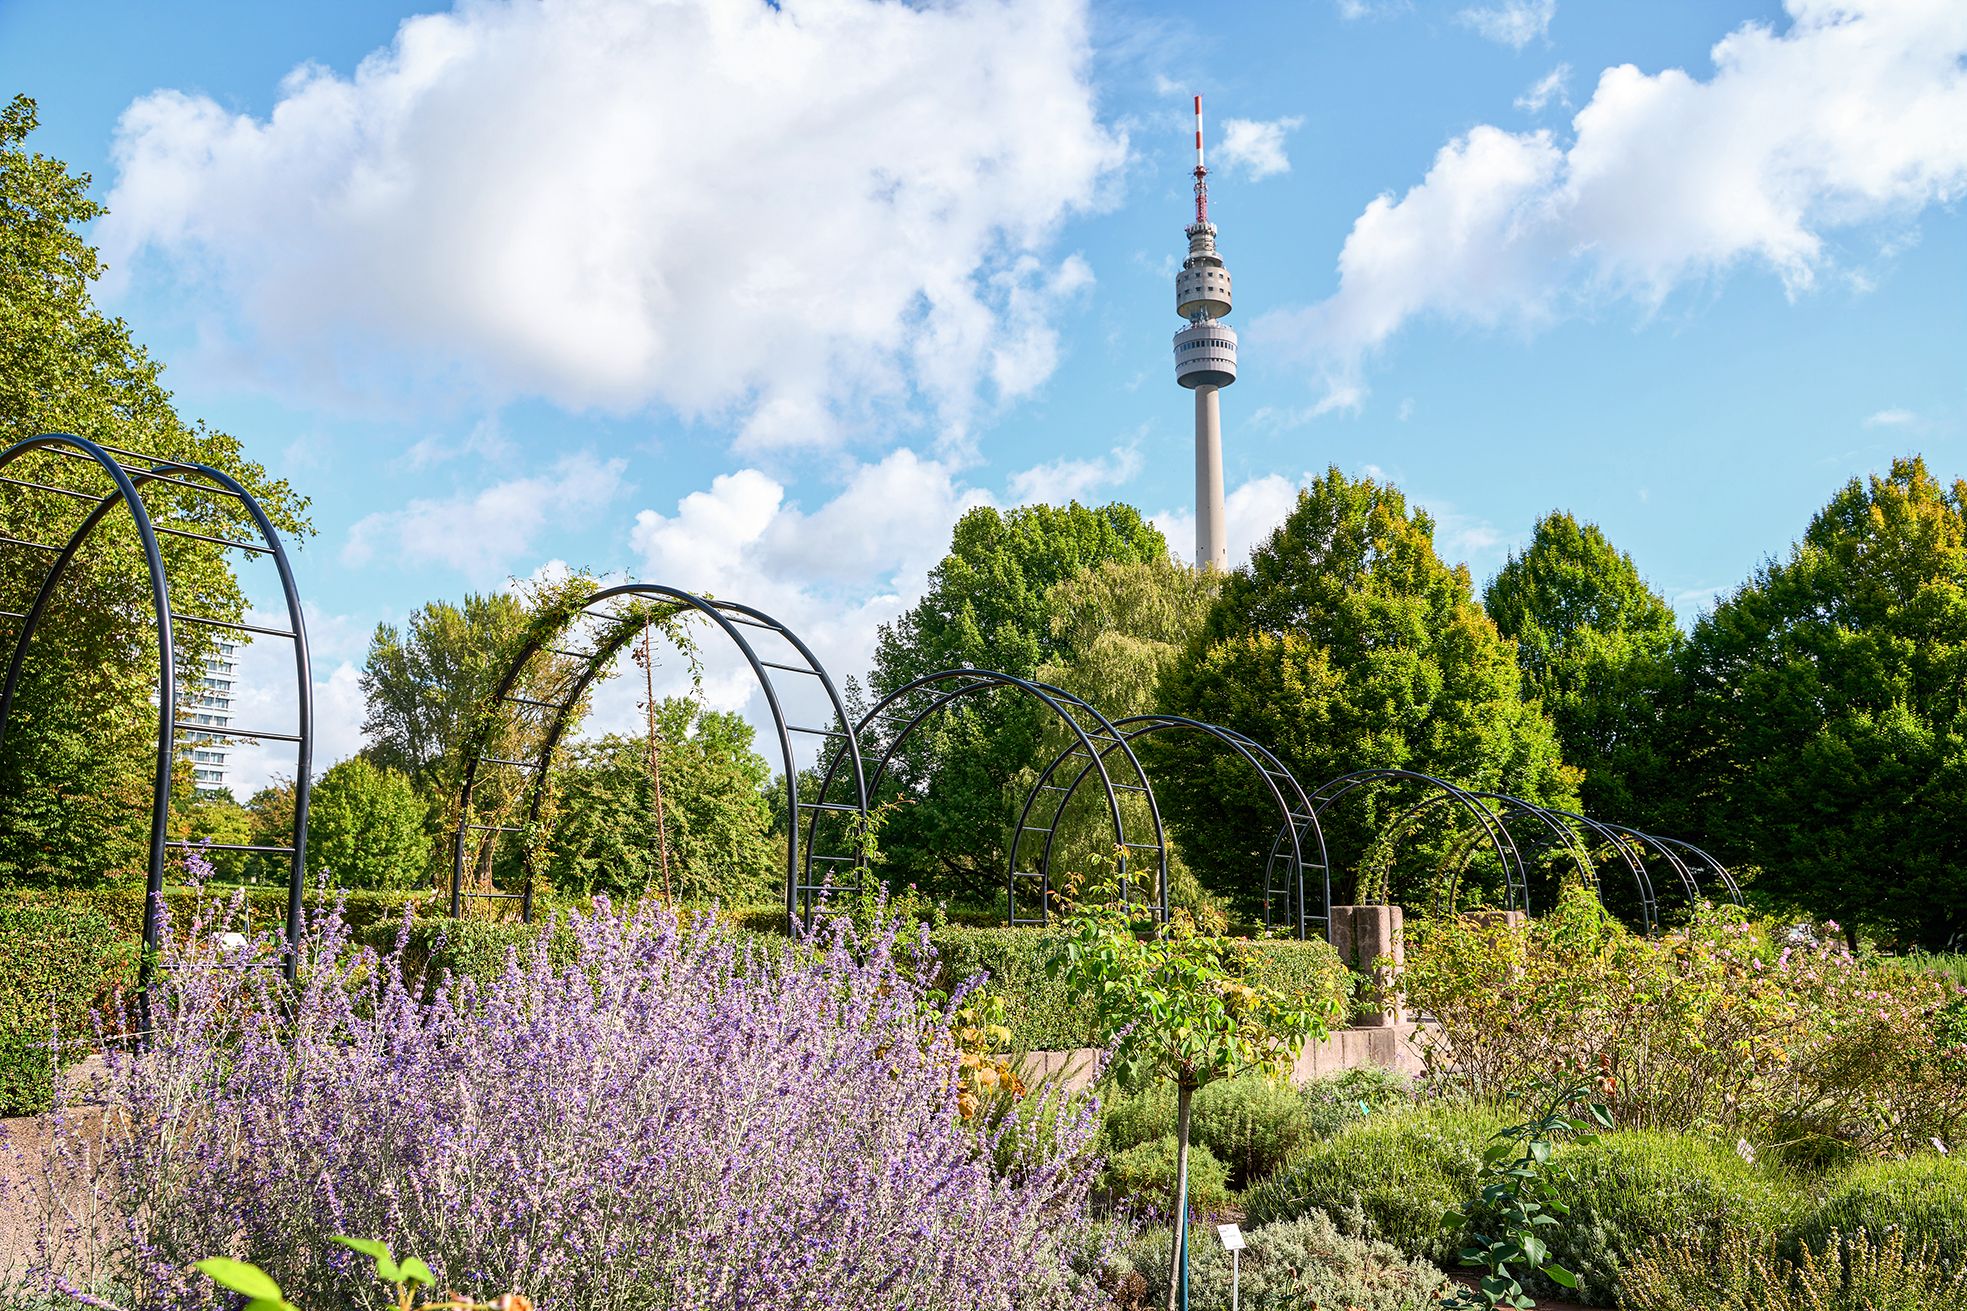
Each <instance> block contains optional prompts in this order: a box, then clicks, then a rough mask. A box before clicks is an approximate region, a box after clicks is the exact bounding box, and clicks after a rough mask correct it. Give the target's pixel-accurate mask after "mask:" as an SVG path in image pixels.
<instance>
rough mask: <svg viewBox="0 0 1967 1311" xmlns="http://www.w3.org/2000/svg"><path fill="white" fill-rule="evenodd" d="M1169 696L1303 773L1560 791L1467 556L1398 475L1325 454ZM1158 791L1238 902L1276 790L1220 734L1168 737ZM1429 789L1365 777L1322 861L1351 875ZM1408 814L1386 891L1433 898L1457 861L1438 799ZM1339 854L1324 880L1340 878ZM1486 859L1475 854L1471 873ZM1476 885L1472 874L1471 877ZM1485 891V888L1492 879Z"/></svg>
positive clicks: (1219, 606)
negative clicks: (1345, 470) (1456, 560)
mask: <svg viewBox="0 0 1967 1311" xmlns="http://www.w3.org/2000/svg"><path fill="white" fill-rule="evenodd" d="M1166 700H1167V703H1168V709H1170V710H1173V711H1177V712H1179V713H1183V714H1188V715H1191V716H1193V717H1195V718H1197V719H1203V720H1208V721H1210V722H1212V723H1219V724H1224V725H1227V726H1228V727H1231V728H1235V729H1239V730H1241V731H1243V732H1244V733H1247V734H1249V735H1250V736H1251V737H1253V738H1255V739H1256V740H1257V741H1259V742H1262V743H1263V744H1264V745H1266V746H1268V747H1270V748H1271V749H1272V750H1273V751H1275V752H1277V754H1278V755H1279V757H1280V758H1282V759H1283V760H1284V762H1285V763H1286V764H1287V765H1289V766H1290V767H1291V768H1292V770H1293V771H1294V772H1295V773H1296V774H1297V776H1298V777H1299V779H1300V780H1302V781H1303V783H1304V785H1305V787H1306V788H1307V789H1310V788H1315V787H1317V786H1318V785H1319V784H1320V783H1322V782H1324V781H1325V780H1328V779H1332V778H1336V777H1338V776H1339V775H1342V774H1347V773H1351V772H1353V771H1355V770H1362V769H1390V768H1398V769H1409V770H1415V771H1418V772H1423V773H1428V774H1434V775H1437V776H1440V777H1443V778H1446V779H1448V780H1449V781H1451V782H1454V783H1458V784H1461V785H1463V786H1467V787H1475V788H1483V789H1488V790H1493V791H1501V792H1510V793H1514V794H1516V795H1518V796H1522V797H1525V798H1528V799H1530V800H1532V801H1546V802H1559V803H1566V804H1569V803H1573V802H1574V790H1575V782H1574V777H1575V776H1574V773H1573V771H1571V770H1569V769H1567V768H1566V767H1565V765H1564V764H1563V762H1562V760H1561V758H1560V756H1559V753H1558V747H1557V738H1556V734H1555V733H1554V732H1553V730H1552V728H1551V725H1550V721H1549V720H1548V719H1547V718H1545V717H1544V715H1543V712H1542V711H1541V710H1539V709H1538V708H1537V707H1536V706H1535V705H1532V704H1530V703H1528V702H1526V701H1525V700H1524V699H1523V696H1522V692H1521V679H1520V677H1519V675H1518V672H1517V667H1516V658H1515V655H1514V652H1513V651H1512V649H1511V646H1510V644H1509V643H1508V642H1507V641H1506V640H1504V638H1503V637H1502V635H1501V634H1500V633H1498V632H1497V631H1496V627H1495V625H1494V624H1493V623H1491V622H1490V620H1489V617H1488V616H1487V615H1485V614H1484V613H1483V612H1482V608H1481V607H1480V606H1479V605H1477V604H1476V602H1475V599H1474V595H1473V587H1472V585H1471V583H1470V580H1469V574H1468V569H1467V567H1466V566H1463V565H1456V566H1453V567H1450V566H1448V565H1446V564H1443V563H1442V561H1441V560H1440V558H1439V557H1438V556H1437V555H1436V554H1435V551H1434V523H1433V520H1432V519H1431V518H1429V517H1428V515H1427V514H1426V512H1425V511H1421V510H1414V511H1411V512H1410V511H1409V509H1408V507H1407V502H1406V499H1405V498H1404V497H1403V496H1402V495H1401V493H1400V492H1399V490H1398V489H1396V488H1394V487H1392V486H1388V485H1383V484H1380V483H1376V482H1373V481H1372V480H1370V479H1361V480H1358V481H1353V480H1351V479H1348V478H1347V477H1345V476H1344V475H1343V474H1341V473H1340V472H1339V471H1338V470H1337V469H1331V470H1329V471H1327V473H1326V474H1325V475H1324V477H1322V478H1320V479H1319V480H1318V481H1317V482H1316V483H1314V484H1313V485H1312V486H1311V487H1309V488H1308V489H1306V490H1304V491H1301V492H1300V493H1299V494H1298V503H1297V506H1296V508H1295V509H1293V510H1292V512H1291V513H1290V515H1289V516H1288V517H1287V518H1286V519H1285V521H1284V522H1283V524H1282V525H1280V526H1279V527H1278V528H1277V530H1276V531H1275V532H1274V533H1272V534H1271V536H1270V538H1269V540H1268V541H1266V542H1265V543H1264V544H1263V545H1262V546H1260V547H1259V548H1258V549H1257V550H1256V552H1255V553H1254V554H1253V555H1252V556H1251V558H1250V563H1249V564H1248V565H1247V566H1246V567H1244V568H1242V569H1238V570H1236V571H1235V572H1234V573H1232V574H1231V575H1230V577H1229V579H1228V580H1227V582H1225V584H1224V586H1223V591H1222V595H1221V596H1220V597H1219V598H1218V599H1217V601H1216V604H1215V605H1214V607H1213V608H1212V609H1211V610H1210V613H1209V619H1208V622H1207V624H1206V625H1205V627H1204V630H1203V633H1202V635H1201V636H1200V637H1199V638H1198V639H1197V641H1196V642H1195V643H1194V644H1192V645H1191V647H1190V648H1189V650H1188V651H1187V652H1186V653H1185V654H1184V655H1183V657H1182V660H1181V661H1180V663H1179V664H1178V665H1177V666H1176V668H1175V669H1174V670H1173V672H1172V673H1171V674H1170V675H1169V677H1168V680H1167V686H1166ZM1168 752H1169V754H1171V755H1172V756H1174V757H1175V758H1174V759H1172V760H1170V761H1169V762H1168V764H1167V766H1166V767H1164V768H1163V770H1162V773H1163V774H1164V775H1165V774H1168V773H1169V772H1171V770H1174V769H1176V768H1177V767H1178V769H1179V774H1178V777H1175V778H1171V779H1170V780H1169V782H1167V783H1165V784H1164V785H1163V786H1161V787H1160V788H1157V789H1156V796H1157V799H1158V800H1159V802H1160V805H1161V809H1162V813H1163V814H1164V815H1166V816H1168V817H1170V818H1171V819H1172V821H1173V822H1174V824H1175V826H1176V829H1177V832H1178V833H1179V835H1180V836H1181V838H1182V842H1183V849H1184V851H1186V852H1187V853H1188V859H1189V861H1190V863H1191V864H1192V865H1193V867H1194V868H1195V870H1196V873H1197V875H1198V876H1199V877H1200V878H1201V879H1202V881H1203V884H1204V885H1205V886H1207V887H1209V888H1210V889H1211V890H1212V891H1215V892H1217V893H1219V894H1221V895H1224V896H1229V897H1235V898H1238V899H1240V900H1241V901H1242V902H1243V903H1244V904H1245V905H1247V904H1249V903H1250V902H1251V900H1252V899H1253V897H1255V896H1256V895H1257V894H1258V893H1259V892H1260V890H1261V888H1262V886H1263V868H1264V860H1265V858H1266V857H1267V856H1268V854H1269V850H1270V843H1271V839H1272V837H1273V835H1274V834H1275V832H1276V830H1277V814H1276V809H1275V806H1274V804H1273V803H1272V802H1271V801H1270V799H1269V797H1268V796H1267V794H1266V793H1264V792H1263V791H1262V790H1261V787H1260V785H1259V783H1258V782H1257V781H1255V780H1253V779H1251V778H1249V777H1247V771H1246V770H1245V769H1243V768H1240V767H1238V766H1237V765H1235V764H1234V763H1232V762H1230V761H1229V760H1227V759H1226V758H1225V757H1224V756H1223V754H1222V753H1221V752H1219V751H1211V750H1209V749H1207V748H1206V747H1202V746H1197V745H1194V744H1189V743H1174V744H1171V745H1170V746H1169V748H1168ZM1425 795H1426V794H1425V793H1422V792H1419V791H1415V790H1408V789H1402V788H1397V787H1385V788H1368V789H1363V790H1362V791H1361V793H1360V794H1358V795H1357V797H1356V799H1355V798H1353V797H1349V798H1348V799H1347V800H1346V801H1345V802H1343V803H1340V805H1338V806H1335V807H1334V808H1333V809H1331V810H1328V811H1327V823H1326V836H1327V840H1328V842H1329V843H1330V844H1331V848H1332V856H1333V859H1334V862H1335V865H1338V866H1339V867H1340V870H1342V869H1343V865H1344V863H1345V862H1347V861H1348V860H1349V859H1350V860H1351V861H1352V862H1353V871H1352V872H1353V874H1354V875H1359V874H1360V873H1362V868H1361V863H1362V862H1363V861H1364V860H1365V853H1367V852H1368V850H1369V848H1371V849H1372V850H1373V851H1374V852H1375V853H1376V854H1375V856H1374V859H1375V860H1376V861H1380V862H1382V863H1383V862H1384V861H1386V860H1390V859H1391V855H1390V853H1388V852H1386V851H1385V850H1384V848H1382V847H1378V846H1375V845H1374V843H1375V839H1379V838H1384V837H1386V836H1387V832H1388V829H1387V826H1388V825H1389V824H1390V823H1391V822H1392V821H1393V819H1394V818H1395V817H1396V816H1397V815H1399V814H1401V813H1403V812H1404V811H1405V810H1406V808H1407V807H1408V806H1409V805H1411V804H1413V803H1415V802H1416V801H1419V800H1421V799H1422V798H1423V797H1424V796H1425ZM1431 813H1432V819H1431V820H1425V819H1424V820H1423V821H1421V822H1419V823H1417V824H1415V825H1413V826H1412V829H1413V832H1412V833H1410V834H1409V836H1410V837H1411V836H1414V834H1418V835H1419V836H1418V837H1414V840H1412V841H1407V842H1404V843H1403V844H1402V845H1401V847H1400V853H1401V855H1400V863H1399V864H1398V866H1397V867H1396V868H1393V869H1392V870H1391V871H1389V873H1388V878H1389V880H1390V883H1391V892H1392V895H1393V896H1394V897H1395V899H1397V900H1403V899H1404V900H1408V901H1413V900H1415V899H1416V898H1420V899H1422V900H1426V899H1429V898H1431V896H1432V894H1433V891H1434V890H1435V885H1436V884H1437V883H1438V881H1439V880H1440V879H1442V878H1445V877H1447V876H1448V875H1449V873H1450V872H1452V871H1453V870H1456V869H1458V868H1460V865H1461V852H1462V849H1463V848H1462V847H1460V846H1457V845H1456V843H1457V841H1459V842H1461V843H1463V844H1466V842H1467V833H1466V832H1461V833H1460V834H1459V835H1457V830H1456V822H1455V821H1453V820H1451V819H1449V818H1448V816H1449V815H1450V814H1452V812H1451V811H1448V810H1445V809H1441V808H1437V809H1435V810H1434V811H1432V812H1431ZM1339 872H1340V871H1339V870H1335V891H1334V895H1335V896H1343V895H1346V894H1347V889H1346V887H1345V882H1344V880H1343V879H1341V878H1339V877H1338V873H1339ZM1485 873H1486V874H1487V875H1489V876H1493V874H1494V871H1485V870H1484V868H1483V867H1482V866H1481V865H1480V864H1478V865H1476V866H1475V867H1474V874H1475V875H1476V876H1477V877H1478V878H1479V877H1480V876H1482V875H1484V874H1485ZM1480 890H1482V889H1481V888H1478V891H1480ZM1487 891H1489V892H1492V893H1493V892H1494V891H1495V889H1494V888H1493V887H1490V888H1488V889H1487Z"/></svg>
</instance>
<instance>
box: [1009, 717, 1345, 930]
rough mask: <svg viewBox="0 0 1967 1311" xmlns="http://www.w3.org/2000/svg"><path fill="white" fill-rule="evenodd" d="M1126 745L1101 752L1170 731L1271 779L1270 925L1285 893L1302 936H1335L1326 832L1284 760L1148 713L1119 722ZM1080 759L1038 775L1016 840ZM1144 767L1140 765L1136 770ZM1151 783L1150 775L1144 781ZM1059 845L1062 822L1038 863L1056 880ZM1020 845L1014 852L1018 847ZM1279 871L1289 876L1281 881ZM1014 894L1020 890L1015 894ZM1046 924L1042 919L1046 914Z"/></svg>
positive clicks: (1058, 761) (1078, 778) (1089, 766)
mask: <svg viewBox="0 0 1967 1311" xmlns="http://www.w3.org/2000/svg"><path fill="white" fill-rule="evenodd" d="M1113 727H1114V728H1115V730H1117V731H1118V733H1119V735H1120V740H1119V741H1118V742H1115V743H1112V744H1110V745H1108V746H1106V747H1105V748H1103V749H1102V750H1101V752H1100V755H1101V756H1102V757H1104V756H1106V755H1110V754H1111V753H1113V752H1114V751H1116V750H1118V749H1120V747H1121V745H1122V744H1125V745H1126V746H1127V747H1128V748H1129V749H1130V750H1131V748H1132V746H1133V744H1134V743H1135V742H1138V741H1140V740H1141V739H1142V738H1144V737H1148V736H1150V735H1152V734H1155V733H1163V732H1168V731H1170V730H1175V731H1184V732H1192V733H1201V734H1203V735H1205V736H1207V737H1210V738H1212V739H1214V740H1215V741H1217V742H1220V743H1222V744H1223V745H1225V746H1227V747H1228V748H1230V750H1231V751H1233V752H1235V753H1236V755H1237V756H1238V757H1239V758H1241V759H1242V760H1243V762H1244V763H1245V764H1247V765H1249V766H1250V767H1251V768H1252V769H1254V770H1256V771H1257V773H1258V775H1259V777H1261V778H1262V779H1263V781H1264V788H1265V790H1266V791H1267V792H1268V793H1269V794H1270V798H1271V801H1272V803H1273V804H1275V805H1276V807H1277V810H1278V815H1279V832H1278V835H1277V838H1276V840H1275V841H1274V842H1273V843H1272V847H1271V853H1270V858H1269V860H1268V861H1267V862H1266V865H1265V869H1264V923H1265V925H1266V926H1268V925H1269V924H1270V923H1271V922H1272V908H1273V906H1274V905H1275V903H1276V900H1277V898H1278V895H1279V893H1282V895H1283V900H1284V903H1285V907H1286V912H1287V914H1289V915H1290V916H1291V917H1292V919H1293V920H1294V921H1295V926H1296V932H1297V935H1298V937H1300V938H1303V937H1306V936H1307V930H1308V929H1309V927H1310V926H1311V925H1313V924H1316V925H1318V926H1319V936H1320V937H1325V936H1327V935H1328V934H1329V931H1330V923H1331V904H1332V878H1331V868H1330V864H1329V862H1328V861H1327V859H1326V853H1325V834H1324V830H1323V829H1321V828H1320V827H1319V824H1318V816H1317V815H1316V814H1314V813H1313V812H1312V807H1311V799H1310V798H1309V797H1308V796H1307V795H1306V794H1305V790H1304V787H1303V785H1301V784H1300V783H1299V782H1298V780H1297V776H1296V775H1294V774H1292V773H1291V771H1290V769H1289V768H1287V767H1286V766H1285V764H1284V762H1283V761H1281V760H1279V759H1278V758H1277V755H1276V753H1274V752H1273V751H1271V750H1270V748H1268V747H1266V746H1264V745H1263V744H1262V743H1260V742H1257V741H1256V740H1255V739H1253V738H1251V737H1249V736H1248V735H1247V734H1244V733H1241V732H1238V731H1237V730H1235V729H1233V728H1225V727H1223V726H1222V725H1220V724H1211V723H1207V722H1205V721H1203V720H1200V719H1191V718H1189V717H1187V716H1185V715H1169V714H1147V715H1130V716H1128V717H1127V718H1125V719H1116V720H1114V721H1113ZM1079 754H1080V750H1079V748H1078V747H1077V746H1069V747H1067V748H1066V749H1065V750H1064V751H1061V752H1060V753H1059V754H1058V755H1057V756H1055V757H1054V758H1053V759H1052V761H1051V763H1049V764H1048V765H1046V767H1045V769H1044V771H1043V772H1042V773H1041V774H1040V775H1039V776H1038V781H1037V783H1036V784H1034V785H1033V786H1032V788H1031V790H1030V791H1029V792H1028V793H1027V794H1026V796H1025V803H1024V809H1023V811H1022V812H1021V813H1020V814H1019V816H1018V830H1017V838H1018V839H1022V838H1023V836H1024V834H1025V832H1026V831H1027V828H1028V822H1029V820H1030V817H1031V814H1032V811H1033V809H1034V808H1035V807H1036V806H1037V805H1038V804H1039V800H1040V794H1041V792H1044V791H1046V790H1048V789H1049V788H1050V787H1051V785H1052V779H1053V778H1054V776H1055V775H1056V774H1057V773H1058V771H1059V769H1060V767H1061V766H1062V765H1064V764H1065V763H1066V761H1067V760H1069V759H1072V758H1074V757H1076V756H1078V755H1079ZM1094 763H1095V762H1094V761H1093V760H1090V759H1089V760H1087V761H1086V762H1085V763H1084V764H1083V765H1081V766H1080V768H1079V772H1078V773H1077V774H1075V775H1073V778H1072V781H1071V782H1069V783H1067V784H1066V785H1065V788H1064V791H1063V793H1062V794H1061V795H1060V796H1059V797H1058V801H1057V805H1056V806H1055V807H1054V810H1055V812H1057V813H1063V811H1064V809H1065V807H1066V805H1067V804H1068V803H1069V802H1070V801H1071V800H1072V796H1073V794H1074V793H1075V792H1077V791H1078V790H1079V785H1080V784H1081V783H1082V782H1084V781H1085V779H1086V777H1087V776H1088V775H1089V774H1091V773H1092V772H1093V768H1094ZM1137 767H1138V766H1137ZM1143 781H1145V776H1143ZM1057 841H1058V825H1057V823H1056V820H1055V822H1054V823H1053V825H1052V826H1051V828H1050V829H1049V830H1048V831H1047V835H1046V839H1045V846H1044V854H1043V855H1042V856H1041V857H1040V860H1039V869H1040V872H1041V873H1044V874H1046V875H1047V876H1048V877H1049V873H1050V870H1051V864H1052V848H1053V844H1054V843H1056V842H1057ZM1015 842H1016V839H1014V849H1015ZM1280 870H1281V871H1282V873H1281V875H1280ZM1307 875H1311V876H1313V877H1315V878H1316V880H1317V882H1318V886H1319V889H1320V894H1321V895H1320V900H1319V913H1318V914H1316V915H1313V914H1311V913H1310V903H1309V900H1308V896H1307V887H1306V876H1307ZM1011 895H1015V889H1014V888H1013V889H1012V890H1011ZM1041 922H1042V916H1041Z"/></svg>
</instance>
